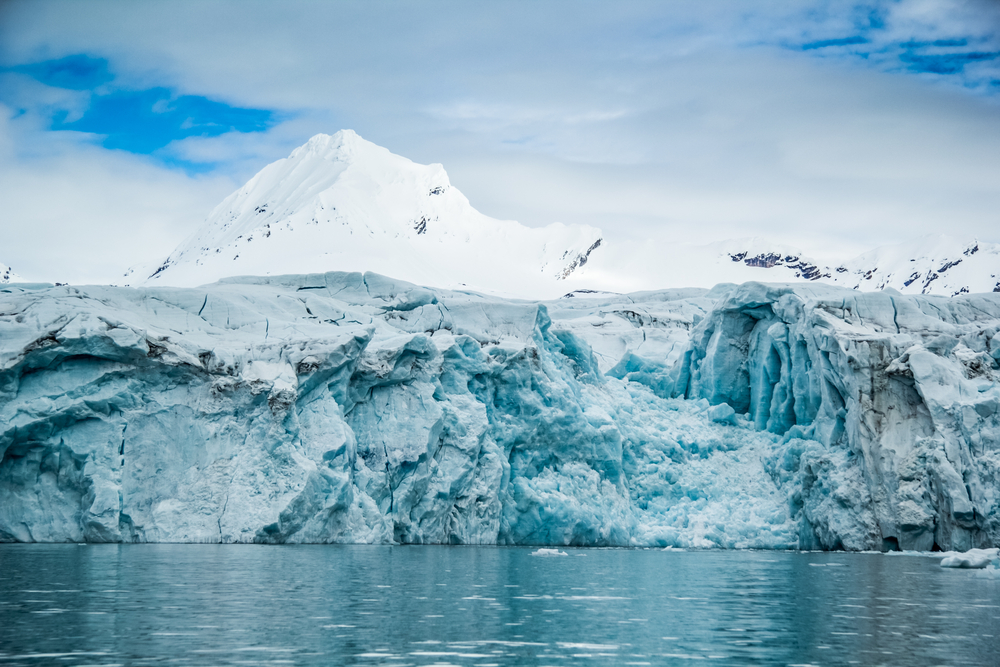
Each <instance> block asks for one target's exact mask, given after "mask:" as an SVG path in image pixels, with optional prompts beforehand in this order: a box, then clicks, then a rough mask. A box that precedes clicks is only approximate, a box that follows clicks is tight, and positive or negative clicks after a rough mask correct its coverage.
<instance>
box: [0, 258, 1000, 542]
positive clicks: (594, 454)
mask: <svg viewBox="0 0 1000 667" xmlns="http://www.w3.org/2000/svg"><path fill="white" fill-rule="evenodd" d="M998 329H1000V295H997V296H996V297H993V296H992V295H983V296H969V297H959V298H956V299H953V300H946V299H939V298H932V297H909V296H908V297H902V296H893V295H892V294H889V293H876V294H859V293H857V292H853V291H850V290H846V289H842V288H836V287H824V286H818V285H799V286H774V285H760V284H747V285H743V286H741V287H734V286H720V287H717V288H715V289H713V290H711V291H708V290H667V291H660V292H646V293H636V294H630V295H614V294H586V295H584V294H579V295H575V296H574V297H573V298H564V299H558V300H555V301H550V302H544V303H538V302H528V301H512V300H503V299H499V298H494V297H487V296H482V295H478V294H474V293H466V292H454V291H446V290H431V289H425V288H421V287H418V286H415V285H412V284H409V283H403V282H400V281H395V280H392V279H389V278H385V277H382V276H379V275H376V274H372V273H367V274H360V273H327V274H314V275H301V276H278V277H267V278H229V279H226V280H223V281H221V282H219V283H215V284H212V285H208V286H205V287H200V288H190V289H180V288H177V289H174V288H143V289H131V288H115V287H96V286H92V287H69V286H60V287H52V286H47V285H23V284H22V285H5V286H3V287H2V288H0V453H2V461H0V540H6V541H66V540H69V541H84V540H87V541H126V542H143V541H160V542H165V541H176V542H263V543H288V542H381V543H385V542H402V543H451V544H532V545H650V546H652V545H657V546H679V547H723V548H799V547H803V548H816V547H821V548H846V549H868V548H883V547H886V546H896V545H897V544H898V546H900V547H902V548H930V547H931V546H932V545H933V544H934V543H935V542H936V543H937V544H938V546H939V547H941V548H943V549H952V548H955V549H964V548H968V547H981V546H992V545H995V544H996V543H997V542H998V539H1000V534H998V527H997V519H996V518H995V515H996V511H995V510H996V508H995V505H996V502H997V492H998V490H1000V487H998V477H997V474H996V471H997V462H998V459H997V445H998V431H1000V422H998V420H1000V415H998V414H997V406H998V403H1000V388H998V385H997V382H996V378H997V375H998V373H997V371H996V366H997V363H996V360H997V356H998V354H1000V352H998V351H1000V339H997V331H998Z"/></svg>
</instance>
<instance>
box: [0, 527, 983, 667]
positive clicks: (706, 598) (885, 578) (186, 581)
mask: <svg viewBox="0 0 1000 667" xmlns="http://www.w3.org/2000/svg"><path fill="white" fill-rule="evenodd" d="M569 553H570V554H571V555H570V557H568V558H537V557H532V556H531V555H530V550H529V549H507V548H467V547H426V546H424V547H361V546H312V547H263V546H217V545H130V546H118V545H92V546H76V545H2V546H0V667H3V666H4V665H17V664H24V665H39V664H65V665H71V664H79V665H99V664H103V665H108V664H122V665H131V664H151V663H154V662H164V663H169V664H180V665H186V664H196V665H205V664H226V665H258V664H260V665H270V664H274V665H279V664H280V665H284V664H297V665H314V664H315V665H337V664H345V665H432V664H435V665H444V664H453V665H483V666H485V665H497V666H499V665H552V664H559V665H566V664H576V663H590V664H602V665H604V664H606V665H626V664H630V665H642V664H651V665H662V664H692V661H693V660H696V661H704V660H710V661H712V662H713V663H715V664H733V665H787V664H837V665H840V664H860V665H873V664H884V665H911V664H949V665H994V664H996V658H995V647H996V646H998V645H1000V644H998V642H997V639H996V635H998V634H1000V582H997V581H991V580H984V579H981V578H977V577H976V576H975V573H973V572H968V571H950V570H942V569H941V568H939V567H938V566H937V561H935V560H933V559H928V558H921V557H901V556H883V555H878V554H797V553H773V552H687V553H684V552H661V551H629V550H569Z"/></svg>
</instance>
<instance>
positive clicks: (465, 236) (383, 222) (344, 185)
mask: <svg viewBox="0 0 1000 667" xmlns="http://www.w3.org/2000/svg"><path fill="white" fill-rule="evenodd" d="M600 243H601V234H600V231H599V230H597V229H594V228H591V227H584V226H576V225H571V226H567V225H562V224H558V223H557V224H552V225H549V226H547V227H545V228H541V229H532V228H528V227H525V226H523V225H520V224H518V223H516V222H511V221H503V220H495V219H493V218H489V217H487V216H485V215H483V214H481V213H479V212H478V211H476V210H475V209H473V208H472V206H471V205H470V204H469V201H468V200H467V199H466V198H465V196H464V195H462V193H461V192H459V191H458V190H457V189H456V188H454V187H453V186H452V185H451V184H450V183H449V181H448V176H447V174H446V173H445V171H444V168H443V167H442V166H441V165H438V164H434V165H429V166H424V165H419V164H415V163H413V162H411V161H410V160H407V159H406V158H403V157H400V156H398V155H394V154H392V153H390V152H389V151H388V150H386V149H385V148H382V147H380V146H376V145H375V144H373V143H371V142H368V141H365V140H364V139H362V138H361V137H359V136H358V135H357V134H355V133H354V132H352V131H350V130H342V131H340V132H337V133H336V134H334V135H332V136H330V135H325V134H320V135H317V136H315V137H313V138H312V139H310V140H309V141H308V142H307V143H306V144H305V145H303V146H301V147H300V148H297V149H296V150H295V151H293V152H292V154H291V155H290V156H289V157H288V158H286V159H283V160H279V161H277V162H275V163H273V164H270V165H268V166H267V167H265V168H264V169H263V170H262V171H261V172H260V173H258V174H257V175H256V176H254V177H253V178H252V179H251V180H250V181H249V182H248V183H247V184H246V185H244V186H243V187H242V188H240V190H238V191H237V192H234V193H233V194H232V195H230V196H229V197H228V198H226V199H225V200H224V201H223V202H222V203H221V204H220V205H219V206H218V207H216V209H215V210H214V211H213V212H212V213H211V215H209V217H208V220H207V221H206V222H205V224H204V225H203V226H202V227H201V228H200V229H199V230H198V231H197V232H196V233H195V234H194V235H193V236H192V237H191V238H189V239H188V240H187V241H185V242H184V243H182V244H181V245H180V246H179V247H178V248H177V249H176V250H174V252H173V253H171V254H170V256H169V258H167V260H166V261H164V262H163V263H162V264H161V265H160V266H158V267H156V268H155V269H154V270H152V271H151V272H150V275H149V276H148V277H147V276H145V275H142V273H139V271H140V269H137V270H134V271H133V272H132V275H129V276H127V280H128V281H129V282H130V283H132V284H140V283H141V284H146V285H176V286H194V285H200V284H205V283H209V282H213V281H215V280H218V279H220V278H224V277H227V276H234V275H280V274H285V273H303V272H318V271H329V270H340V271H355V270H360V271H377V272H380V273H386V274H390V275H393V276H396V277H399V278H402V279H405V280H411V281H414V282H418V283H421V284H426V285H434V286H438V287H446V288H469V289H479V290H487V291H491V292H494V293H500V294H510V295H519V296H527V295H533V296H536V297H537V296H541V295H545V294H547V295H549V296H557V295H559V294H561V293H563V292H566V291H568V290H567V289H566V288H565V287H563V286H562V285H561V284H560V282H561V281H562V280H564V279H565V278H566V277H567V276H569V275H572V274H573V273H574V271H577V270H578V269H579V267H580V266H582V265H584V264H586V262H587V260H588V258H589V257H590V254H591V253H592V252H594V251H595V250H596V249H597V248H598V247H599V246H600Z"/></svg>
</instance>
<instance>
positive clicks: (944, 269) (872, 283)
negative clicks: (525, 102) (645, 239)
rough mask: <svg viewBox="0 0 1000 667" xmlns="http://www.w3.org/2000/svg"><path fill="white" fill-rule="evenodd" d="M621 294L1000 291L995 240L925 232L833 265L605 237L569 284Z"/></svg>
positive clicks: (732, 244) (801, 257)
mask: <svg viewBox="0 0 1000 667" xmlns="http://www.w3.org/2000/svg"><path fill="white" fill-rule="evenodd" d="M581 281H590V283H591V284H586V285H583V286H584V287H586V288H589V289H597V290H602V289H604V290H616V291H620V292H627V291H634V290H649V289H658V288H663V287H680V286H684V287H711V286H713V285H717V284H719V283H727V282H728V283H744V282H749V281H757V282H807V281H808V282H823V283H832V284H836V285H842V286H844V287H850V288H852V289H856V290H860V291H862V292H872V291H879V290H883V289H886V288H892V289H895V290H897V291H899V292H902V293H904V294H938V295H943V296H956V295H958V294H969V293H982V292H1000V244H995V243H984V242H981V241H975V240H973V241H970V242H962V241H959V240H957V239H954V238H950V237H948V236H925V237H922V238H918V239H915V240H912V241H907V242H905V243H899V244H894V245H886V246H882V247H879V248H876V249H874V250H871V251H869V252H866V253H864V254H862V255H859V256H858V257H855V258H854V259H851V260H849V261H846V262H840V263H833V264H831V263H824V262H820V261H817V260H814V259H811V258H809V257H808V256H807V255H806V254H804V253H803V252H802V251H800V250H798V249H796V248H793V247H790V246H785V245H780V244H776V243H773V242H770V241H768V240H766V239H760V238H744V239H730V240H727V241H721V242H717V243H711V244H707V245H691V244H685V245H680V244H678V245H665V244H655V243H648V244H645V245H641V244H633V245H632V246H631V247H628V248H622V247H620V246H618V245H617V244H615V243H614V241H613V240H612V241H609V242H607V243H606V247H605V248H604V249H603V252H602V253H601V254H600V255H599V256H597V257H595V258H594V261H592V262H591V263H590V264H588V265H587V267H586V269H585V270H583V271H580V272H579V273H578V275H576V276H574V278H573V279H572V280H570V281H568V282H570V283H573V284H574V285H575V284H578V283H580V282H581Z"/></svg>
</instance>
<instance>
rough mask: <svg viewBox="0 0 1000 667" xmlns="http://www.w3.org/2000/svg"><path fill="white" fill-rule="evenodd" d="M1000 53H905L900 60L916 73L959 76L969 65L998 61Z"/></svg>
mask: <svg viewBox="0 0 1000 667" xmlns="http://www.w3.org/2000/svg"><path fill="white" fill-rule="evenodd" d="M998 57H1000V52H983V51H974V52H971V53H934V54H918V53H911V52H907V53H903V54H902V55H900V56H899V59H900V60H902V61H903V62H904V63H907V64H908V65H909V69H910V70H912V71H914V72H930V73H932V74H959V73H960V72H962V70H963V69H965V66H966V65H968V64H969V63H975V62H983V61H986V60H996V59H997V58H998Z"/></svg>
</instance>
